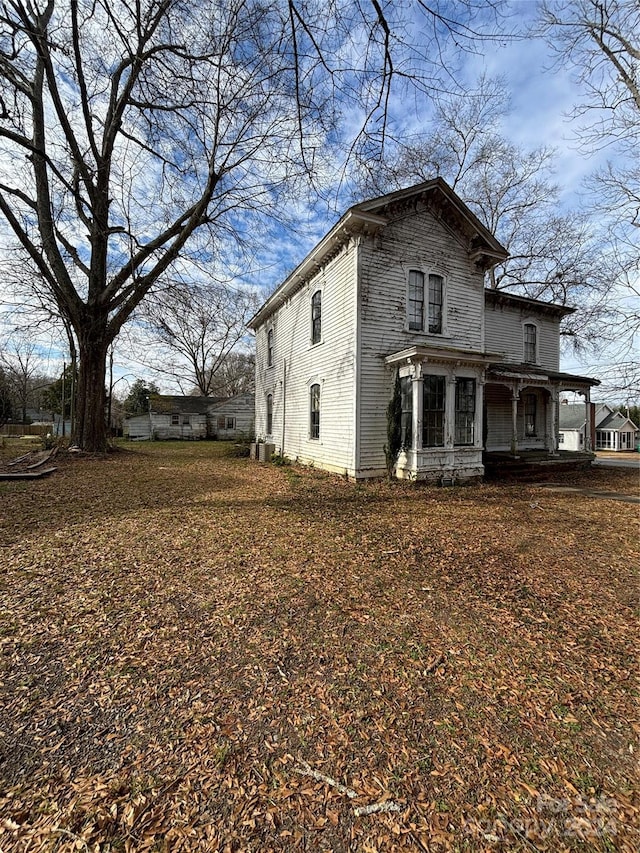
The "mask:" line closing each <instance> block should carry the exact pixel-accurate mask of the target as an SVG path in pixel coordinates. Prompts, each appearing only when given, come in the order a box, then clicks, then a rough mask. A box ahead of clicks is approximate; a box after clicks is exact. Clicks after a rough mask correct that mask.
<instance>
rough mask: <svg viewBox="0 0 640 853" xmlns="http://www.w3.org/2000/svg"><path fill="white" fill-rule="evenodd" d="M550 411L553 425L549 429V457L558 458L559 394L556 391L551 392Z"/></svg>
mask: <svg viewBox="0 0 640 853" xmlns="http://www.w3.org/2000/svg"><path fill="white" fill-rule="evenodd" d="M549 403H550V405H549V409H550V412H551V425H550V428H549V433H548V435H549V438H548V440H547V450H548V451H549V456H557V455H558V447H557V441H558V434H557V432H556V418H557V416H558V414H557V413H558V392H557V391H556V390H554V391H550V392H549Z"/></svg>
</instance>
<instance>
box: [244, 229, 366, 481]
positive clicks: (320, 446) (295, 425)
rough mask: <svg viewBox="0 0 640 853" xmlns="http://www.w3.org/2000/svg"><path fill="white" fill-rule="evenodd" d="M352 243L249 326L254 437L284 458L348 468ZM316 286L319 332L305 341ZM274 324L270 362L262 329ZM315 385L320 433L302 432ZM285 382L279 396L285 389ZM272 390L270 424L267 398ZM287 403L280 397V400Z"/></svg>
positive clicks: (352, 348) (351, 465)
mask: <svg viewBox="0 0 640 853" xmlns="http://www.w3.org/2000/svg"><path fill="white" fill-rule="evenodd" d="M356 258H357V253H356V248H355V243H354V242H353V241H352V242H350V243H349V244H348V245H347V246H345V247H343V248H342V249H341V250H340V251H339V252H338V254H337V256H336V257H334V258H333V259H332V260H330V261H329V262H328V263H327V264H326V265H325V266H324V267H323V268H322V269H320V270H318V272H317V273H316V274H315V275H314V276H313V277H312V278H311V279H310V280H309V281H307V282H306V283H305V284H304V285H303V286H302V287H301V288H300V289H299V290H298V291H297V292H296V293H295V294H294V295H293V296H292V297H291V298H290V299H289V300H287V302H285V303H284V305H282V306H281V307H280V308H279V309H278V311H277V312H276V314H275V315H273V317H272V318H269V319H268V320H267V321H266V322H265V323H263V324H262V325H261V326H260V327H259V328H258V329H257V330H256V437H257V438H258V440H270V441H272V442H273V443H274V444H275V446H276V451H277V452H279V453H283V454H284V455H285V456H287V457H288V458H291V459H298V460H300V461H301V462H312V463H314V464H317V465H318V466H319V467H322V468H326V469H328V470H334V471H340V472H345V473H347V474H348V475H349V476H354V474H355V470H354V465H355V452H354V447H355V397H354V393H353V392H354V376H355V359H356V315H355V292H356V275H355V268H356ZM318 289H321V290H322V337H321V341H320V343H318V344H312V343H311V297H312V296H313V294H314V293H315V292H316V291H317V290H318ZM270 328H273V330H274V335H273V367H268V366H267V334H268V331H269V329H270ZM314 383H318V384H319V385H320V438H319V439H318V440H314V439H310V438H309V411H310V388H311V385H312V384H314ZM285 389H286V401H285V399H284V391H285ZM269 393H271V394H273V430H272V434H271V435H270V436H269V435H267V432H266V426H267V424H266V416H267V408H266V398H267V394H269ZM285 403H286V405H285Z"/></svg>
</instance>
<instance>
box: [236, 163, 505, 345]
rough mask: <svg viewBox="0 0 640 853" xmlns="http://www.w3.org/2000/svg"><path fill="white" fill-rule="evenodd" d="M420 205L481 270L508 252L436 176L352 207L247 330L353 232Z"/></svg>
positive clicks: (374, 227) (260, 321)
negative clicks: (460, 240)
mask: <svg viewBox="0 0 640 853" xmlns="http://www.w3.org/2000/svg"><path fill="white" fill-rule="evenodd" d="M410 203H411V204H413V205H415V207H416V209H417V208H418V206H420V205H422V206H423V208H427V209H429V210H430V211H431V213H432V214H433V215H434V216H435V217H436V218H438V219H439V220H441V221H442V222H444V224H445V226H446V227H447V228H448V229H449V230H453V231H455V232H458V233H460V234H462V235H463V236H464V237H465V238H466V242H467V246H468V251H469V257H470V258H471V260H473V261H475V262H476V263H477V264H479V265H481V266H482V268H483V269H485V270H487V269H490V268H491V267H493V266H495V265H496V264H497V263H498V262H499V261H503V260H505V259H506V258H507V257H508V256H509V253H508V251H507V250H506V249H505V247H504V246H503V245H502V244H501V243H500V242H499V241H498V240H497V239H496V238H495V237H494V236H493V234H492V233H491V232H490V231H489V229H488V228H487V227H486V226H485V225H483V224H482V222H480V220H479V219H478V217H477V216H476V215H475V214H474V213H473V212H472V211H471V210H470V209H469V208H468V207H467V205H466V204H465V203H464V202H463V201H462V199H461V198H460V197H459V196H457V195H456V193H455V192H454V191H453V190H452V189H451V187H450V186H449V185H448V184H447V182H446V181H444V180H443V179H442V178H434V179H433V180H431V181H424V182H423V183H421V184H415V185H414V186H411V187H407V188H406V189H404V190H397V191H396V192H392V193H387V194H386V195H382V196H378V197H377V198H373V199H369V200H368V201H363V202H361V203H359V204H355V205H353V206H352V207H350V208H349V209H348V210H347V212H346V213H345V214H344V215H343V216H342V217H341V219H339V220H338V222H337V223H336V224H335V225H334V226H333V228H332V229H331V230H330V231H329V232H328V233H327V234H326V235H325V237H323V239H322V240H321V241H320V242H319V243H318V244H317V245H316V246H315V248H313V249H312V250H311V252H309V254H308V255H307V256H306V258H305V259H304V260H303V261H302V262H301V263H300V264H298V266H297V267H296V268H295V269H294V270H293V272H291V273H290V274H289V275H288V276H287V278H285V280H284V281H283V282H282V283H281V284H280V285H279V286H278V287H277V288H276V289H275V290H274V292H273V293H272V294H271V296H269V298H268V299H267V300H266V302H265V303H264V304H263V305H262V306H261V308H259V309H258V311H257V312H256V313H255V314H254V315H253V317H252V318H251V319H250V320H249V322H248V323H247V326H248V327H249V328H250V329H254V330H255V329H257V328H259V327H260V326H261V325H262V324H263V323H264V322H265V320H267V319H268V317H270V316H271V314H273V313H274V311H276V310H277V309H278V308H279V307H280V306H281V305H282V304H283V303H284V302H285V301H286V300H287V299H289V298H290V297H291V296H292V295H293V294H294V293H295V292H296V290H298V289H299V288H300V287H302V286H303V284H304V283H305V282H306V281H307V280H308V279H309V278H310V276H312V275H313V274H314V273H315V272H316V271H317V270H318V269H319V268H320V266H321V265H322V264H323V263H326V262H327V261H328V260H329V259H330V258H331V257H332V256H333V255H335V254H336V252H337V251H338V250H339V249H340V248H341V247H342V246H343V245H344V244H345V243H346V242H347V241H348V240H349V239H350V238H351V237H352V236H354V235H357V234H371V233H376V232H377V231H379V230H380V229H381V228H383V227H384V226H385V225H387V223H388V222H389V220H390V214H391V213H392V212H393V209H394V208H396V209H397V207H398V206H400V205H407V204H410Z"/></svg>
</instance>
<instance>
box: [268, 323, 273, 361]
mask: <svg viewBox="0 0 640 853" xmlns="http://www.w3.org/2000/svg"><path fill="white" fill-rule="evenodd" d="M267 367H273V326H271V327H270V328H269V329H268V330H267Z"/></svg>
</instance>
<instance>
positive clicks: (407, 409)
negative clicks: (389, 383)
mask: <svg viewBox="0 0 640 853" xmlns="http://www.w3.org/2000/svg"><path fill="white" fill-rule="evenodd" d="M400 402H401V416H400V441H401V443H402V448H403V449H404V450H407V449H408V448H410V447H411V443H412V439H413V380H412V379H411V377H410V376H402V377H401V378H400Z"/></svg>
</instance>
